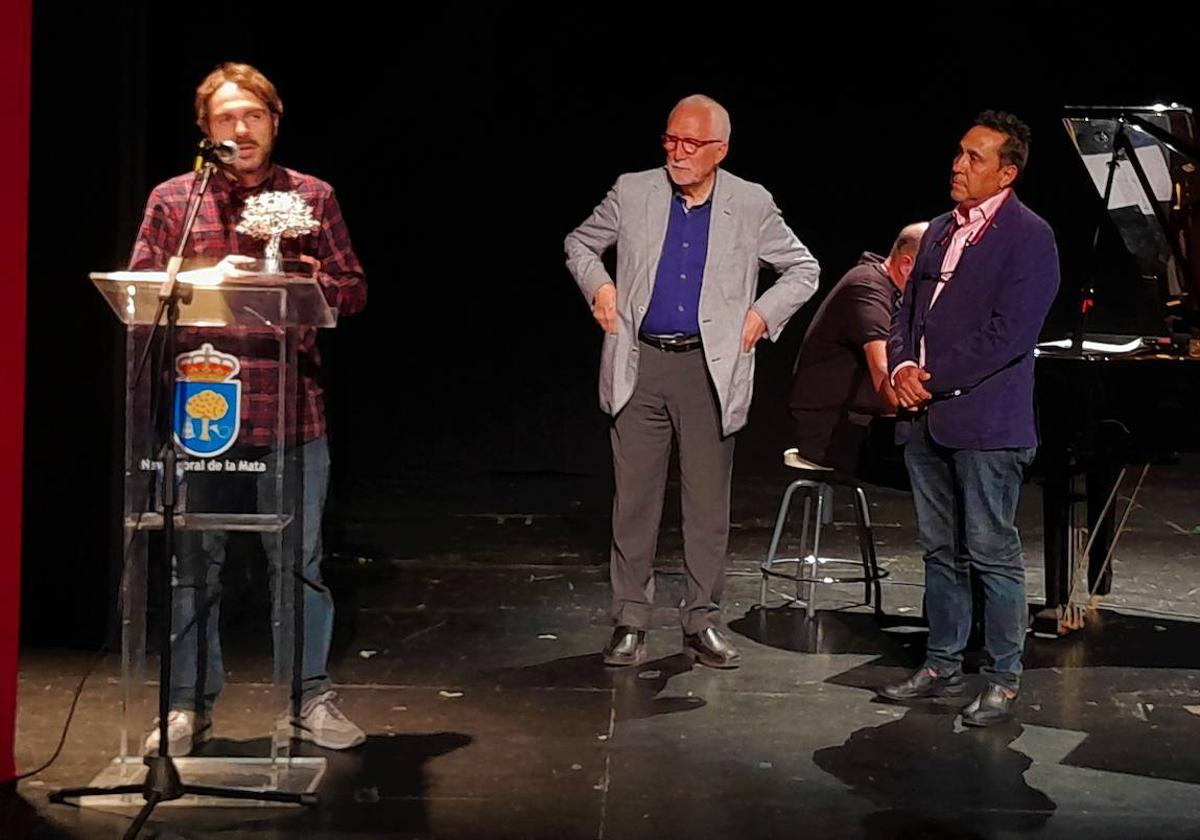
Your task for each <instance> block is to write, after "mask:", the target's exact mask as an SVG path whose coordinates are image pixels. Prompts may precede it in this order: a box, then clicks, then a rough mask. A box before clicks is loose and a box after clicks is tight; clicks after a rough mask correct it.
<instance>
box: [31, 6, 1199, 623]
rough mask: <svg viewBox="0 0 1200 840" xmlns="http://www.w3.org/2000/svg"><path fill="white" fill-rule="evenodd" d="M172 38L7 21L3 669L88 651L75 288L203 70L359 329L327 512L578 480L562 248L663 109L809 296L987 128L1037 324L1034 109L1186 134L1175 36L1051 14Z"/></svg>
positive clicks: (932, 193) (210, 23)
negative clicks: (24, 217)
mask: <svg viewBox="0 0 1200 840" xmlns="http://www.w3.org/2000/svg"><path fill="white" fill-rule="evenodd" d="M197 8H199V11H195V12H190V13H188V14H184V13H183V12H181V11H177V10H168V9H167V4H151V3H148V2H144V0H143V2H128V3H123V4H104V3H95V4H90V5H87V6H86V7H84V6H82V5H81V7H79V8H71V7H69V6H67V5H65V4H51V3H40V4H38V5H37V7H36V9H35V20H34V24H35V26H34V66H33V128H32V131H33V138H32V140H33V158H32V176H31V177H32V183H31V202H30V204H31V206H30V229H31V232H30V246H29V247H30V290H29V315H28V319H29V354H28V359H29V361H28V365H29V370H28V383H29V385H28V399H27V431H26V441H27V443H26V447H27V449H26V512H25V549H24V575H25V584H24V604H25V607H24V614H25V623H24V632H25V635H26V639H27V641H33V642H50V643H70V644H95V643H96V642H97V641H98V638H99V635H100V634H101V632H102V629H103V627H104V625H105V620H106V617H107V615H108V613H109V608H110V604H111V603H112V600H111V594H112V577H113V569H114V566H115V564H114V560H113V553H114V552H113V544H114V532H113V527H112V523H113V522H114V521H115V517H116V516H117V513H118V510H119V502H117V501H116V499H118V498H119V496H118V495H117V488H118V487H119V485H118V484H117V483H116V480H115V479H114V477H113V476H114V468H115V466H116V464H117V463H118V462H117V460H116V459H115V458H114V453H115V451H116V450H115V446H116V445H117V443H118V441H119V424H118V422H117V417H118V414H119V412H120V411H121V405H120V401H119V382H118V380H117V379H115V376H116V374H115V373H114V371H116V372H119V370H120V369H119V367H118V366H117V362H118V360H119V358H120V345H119V335H120V333H119V330H118V329H117V327H116V324H115V320H114V319H113V318H112V316H111V315H110V313H109V312H108V311H107V309H106V308H105V305H104V304H103V302H102V301H101V299H100V297H99V296H98V295H97V294H96V293H95V291H94V290H93V289H92V288H91V287H90V285H89V283H88V282H87V280H86V274H87V272H88V271H89V270H96V269H107V268H115V267H120V266H121V265H122V264H123V262H124V260H125V259H126V257H127V254H128V251H129V247H130V244H131V242H132V237H133V234H134V232H135V230H136V226H137V223H138V220H139V219H140V215H141V210H142V206H143V202H144V200H145V196H146V193H147V192H148V191H149V189H150V187H151V186H153V184H154V183H156V182H158V181H160V180H162V179H164V178H167V177H169V176H171V175H174V174H177V173H178V172H180V171H183V169H185V168H186V167H187V166H188V164H189V163H190V155H191V150H192V148H193V145H194V143H195V141H196V139H197V138H198V134H197V131H196V129H195V127H194V125H193V116H192V93H193V91H194V88H195V86H196V84H197V83H198V82H199V80H200V79H201V78H202V77H203V76H204V74H205V73H206V72H207V71H208V70H210V69H211V68H212V66H213V65H215V64H216V63H217V62H219V61H222V60H242V61H249V62H251V63H253V64H255V65H257V66H259V67H260V68H261V69H262V70H263V71H264V72H266V73H267V75H268V76H270V77H271V78H272V79H273V80H274V81H275V83H276V84H277V86H278V88H279V90H280V93H281V95H282V97H283V100H284V103H285V114H284V118H283V123H282V126H281V136H280V141H279V145H278V148H277V159H278V160H279V161H280V162H282V163H285V164H286V165H289V166H292V167H294V168H297V169H300V170H302V171H307V172H311V173H313V174H316V175H318V176H320V177H322V178H324V179H326V180H328V181H330V182H331V183H332V184H334V186H335V187H336V189H337V191H338V195H339V197H340V200H341V202H342V206H343V210H344V212H345V216H346V219H347V221H348V224H349V227H350V231H351V234H352V236H353V238H354V242H355V246H356V248H357V250H358V252H359V255H360V257H361V258H362V260H363V262H364V264H365V266H366V268H367V271H368V280H369V284H370V300H369V304H368V308H367V311H366V312H365V313H364V314H363V315H362V316H360V317H356V318H353V319H348V320H347V321H345V322H344V323H343V325H342V326H341V328H339V330H338V331H337V333H336V334H331V335H328V336H324V337H323V339H322V341H323V348H324V352H325V353H326V357H327V361H328V368H329V373H330V386H331V389H330V419H331V425H332V429H333V448H334V458H335V473H334V492H335V493H339V492H341V493H345V492H348V490H347V488H351V487H354V486H357V485H358V484H359V483H361V482H366V481H370V480H373V479H389V478H394V477H416V478H419V477H421V476H429V475H445V474H458V475H462V476H464V477H465V478H466V479H468V480H469V477H470V476H472V475H478V474H480V473H485V472H489V471H492V472H494V471H529V472H534V471H554V472H577V473H589V474H600V473H603V472H604V471H606V470H607V469H608V466H607V436H606V427H605V421H604V418H603V417H602V416H601V415H600V413H599V411H598V409H597V407H596V398H595V374H596V359H597V352H598V346H599V336H598V333H597V331H596V330H595V328H594V327H593V325H592V324H591V321H590V316H589V313H588V311H587V309H586V308H585V307H584V305H583V302H582V300H581V299H580V298H579V295H578V293H577V291H576V290H575V287H574V285H573V284H572V282H571V281H570V278H569V276H568V275H567V273H566V270H565V268H564V267H563V265H562V252H561V242H562V237H563V235H564V234H565V233H566V232H567V231H568V230H569V229H570V228H571V227H572V226H573V225H575V224H576V223H578V222H579V221H580V220H581V219H583V218H584V217H585V215H586V214H587V213H588V212H589V211H590V209H591V208H592V206H593V205H594V204H595V203H596V202H597V201H598V200H599V199H600V198H601V197H602V196H603V194H604V192H605V190H606V189H607V188H608V186H609V185H610V184H611V183H612V181H613V179H614V178H615V177H616V175H618V174H619V173H621V172H623V171H629V170H633V169H642V168H648V167H651V166H654V165H656V164H658V163H659V161H660V160H661V157H662V152H661V149H660V147H659V146H658V144H657V135H658V134H659V133H660V132H661V130H662V125H663V122H664V120H665V115H666V113H667V111H668V110H669V108H670V106H671V105H672V104H673V103H674V102H675V101H676V100H677V99H678V98H680V97H681V96H683V95H686V94H688V93H693V92H705V93H708V94H710V95H713V96H715V97H716V98H718V99H720V100H721V101H723V102H724V103H725V104H726V105H727V106H728V108H729V109H730V111H731V113H732V118H733V126H734V132H733V142H732V150H731V154H730V157H729V159H728V161H727V165H728V167H729V168H730V169H731V170H733V171H735V172H737V173H738V174H740V175H742V176H744V177H747V178H750V179H752V180H756V181H760V182H762V183H764V184H765V185H767V186H768V188H769V189H771V190H772V192H773V193H774V195H775V197H776V200H777V202H778V203H779V205H780V207H781V208H782V210H783V212H784V215H785V217H786V218H787V219H788V221H789V222H790V223H791V225H792V226H793V227H794V229H795V230H796V231H797V233H798V234H799V235H800V237H801V238H802V239H803V240H804V242H805V243H806V244H808V245H809V246H810V247H811V248H812V249H813V251H814V252H815V253H816V255H817V256H818V258H819V259H820V261H821V263H822V266H823V268H824V272H823V279H822V288H823V289H826V288H828V286H829V285H830V284H832V283H833V282H835V281H836V279H837V277H838V276H840V274H841V273H842V272H843V271H844V270H845V269H846V268H847V267H849V266H850V265H851V264H852V262H853V261H854V259H855V258H856V256H857V255H858V253H859V252H860V251H861V250H863V249H866V248H870V249H872V250H883V249H886V247H887V246H888V244H889V243H890V240H891V237H892V236H893V235H894V233H895V231H896V230H897V229H898V228H899V227H900V226H901V225H902V224H904V223H906V222H909V221H912V220H916V219H921V218H928V217H930V216H932V215H935V214H937V213H939V212H942V211H943V210H944V209H946V208H947V205H948V198H947V185H948V180H947V179H948V167H949V163H950V157H951V154H952V152H953V150H954V147H955V144H956V142H957V140H958V138H959V136H960V135H961V132H962V131H963V129H964V128H965V127H966V126H967V125H968V124H969V121H970V119H971V117H972V116H973V115H974V114H975V113H976V112H978V111H979V110H981V109H983V108H988V107H995V108H1006V109H1010V110H1013V111H1015V112H1017V113H1018V114H1019V115H1021V116H1022V117H1023V118H1024V119H1025V120H1026V121H1027V122H1029V123H1030V124H1031V126H1032V127H1033V130H1034V147H1033V155H1032V164H1031V166H1030V168H1029V171H1028V174H1027V177H1026V179H1025V181H1024V183H1023V184H1022V185H1021V188H1020V192H1021V195H1022V197H1023V199H1024V200H1025V201H1026V202H1027V203H1029V204H1030V205H1032V206H1033V207H1034V208H1035V209H1036V210H1038V211H1039V212H1041V213H1042V214H1043V215H1044V216H1046V217H1047V218H1048V219H1049V220H1050V221H1051V223H1052V224H1053V225H1054V226H1055V228H1056V231H1057V233H1058V236H1059V242H1060V249H1061V251H1062V256H1063V264H1064V271H1065V275H1064V276H1065V283H1064V288H1065V289H1067V290H1068V293H1067V295H1066V297H1064V298H1062V299H1060V307H1059V310H1058V315H1059V316H1061V315H1062V314H1063V313H1065V312H1067V311H1068V310H1069V309H1070V308H1071V298H1072V297H1073V288H1074V286H1075V285H1076V284H1077V282H1078V276H1079V270H1080V268H1081V266H1082V264H1083V256H1084V253H1085V250H1086V246H1087V243H1088V236H1089V233H1090V225H1091V223H1092V221H1093V220H1094V214H1095V212H1096V209H1097V208H1096V205H1097V203H1098V202H1097V201H1096V200H1095V199H1094V198H1093V196H1092V194H1091V193H1090V187H1089V185H1088V184H1087V182H1086V180H1085V177H1084V175H1083V172H1082V167H1081V166H1080V165H1079V163H1078V161H1077V160H1076V159H1075V158H1074V156H1073V152H1072V150H1071V148H1070V146H1069V144H1068V143H1067V140H1066V137H1065V134H1064V133H1063V131H1062V129H1061V123H1060V122H1059V121H1058V117H1059V115H1060V109H1061V106H1062V105H1063V104H1067V103H1072V104H1101V103H1104V104H1111V103H1142V102H1151V101H1172V100H1176V101H1180V102H1184V103H1187V104H1193V105H1195V104H1198V103H1200V97H1198V96H1197V95H1196V94H1197V92H1198V91H1197V86H1198V82H1197V75H1196V73H1195V62H1194V59H1193V58H1192V57H1191V56H1190V55H1189V54H1188V51H1187V49H1186V46H1187V44H1188V43H1190V41H1191V38H1190V37H1187V36H1183V37H1181V38H1179V39H1178V40H1177V41H1176V33H1185V32H1187V31H1188V28H1189V26H1191V23H1190V22H1188V21H1180V20H1173V21H1172V22H1171V23H1170V26H1169V28H1156V27H1150V26H1147V27H1146V28H1145V30H1144V31H1141V30H1138V31H1131V29H1130V27H1129V26H1127V25H1125V24H1123V23H1122V22H1120V21H1113V20H1112V19H1107V20H1105V21H1097V22H1089V21H1071V20H1067V19H1066V18H1065V17H1063V15H1062V14H1061V13H1060V12H1057V11H1055V9H1056V7H1055V6H1054V5H1053V4H1038V8H1039V9H1040V11H1039V12H1038V14H1039V15H1040V16H1042V17H1041V19H1038V20H1033V19H1026V18H1020V19H1014V18H1011V17H1005V15H1006V14H1007V12H1006V11H1005V9H1007V8H1009V7H1004V6H998V5H997V6H993V7H992V8H991V10H985V9H981V8H976V9H975V11H974V12H972V13H969V14H968V13H965V12H963V11H962V7H961V6H959V7H950V6H947V7H945V8H937V9H931V10H927V11H926V16H925V17H924V18H923V17H922V15H919V14H917V13H915V12H914V13H912V14H910V15H909V16H908V17H906V18H899V17H896V18H893V19H882V18H878V17H876V18H875V19H874V20H873V21H872V22H871V23H870V24H868V23H866V21H865V17H866V15H865V13H859V14H858V15H857V16H858V17H860V18H864V19H859V20H855V19H854V18H853V17H851V16H842V17H841V18H840V19H838V18H837V17H836V16H835V17H833V18H831V17H830V12H829V10H827V9H826V10H820V11H822V13H823V19H827V22H826V23H822V24H819V23H818V22H817V11H814V10H812V9H810V10H808V11H807V12H806V13H805V14H803V15H801V14H799V13H794V14H784V13H781V12H773V13H771V14H769V15H768V14H767V13H765V12H763V13H760V15H758V16H755V15H752V14H750V13H732V12H729V11H726V12H725V13H724V14H723V15H721V16H713V13H712V12H702V11H700V10H699V9H700V7H697V8H696V9H686V8H678V7H676V6H674V5H673V6H671V7H669V8H668V7H664V11H663V12H661V13H650V12H647V11H645V10H644V9H640V10H637V11H636V12H635V11H634V10H633V9H632V8H630V9H621V8H619V7H611V6H603V7H600V6H591V7H585V8H583V9H582V10H580V11H577V12H573V13H570V12H553V13H551V12H547V13H543V14H534V13H532V12H523V11H516V10H512V9H499V8H496V7H489V8H488V9H487V10H485V11H479V10H473V9H469V8H450V7H447V8H446V9H445V10H444V11H436V12H435V11H428V10H426V11H419V12H418V11H413V10H411V9H402V7H400V6H392V7H390V8H382V9H380V8H376V9H375V10H369V9H370V7H369V6H368V5H367V4H365V3H364V4H361V5H359V4H354V3H339V4H322V5H321V6H319V7H313V8H309V7H307V6H303V5H301V4H289V5H283V4H268V3H255V4H241V5H239V6H238V7H236V8H234V7H228V6H222V5H221V4H208V5H207V6H204V7H197ZM225 9H228V10H227V11H225ZM601 14H602V15H603V18H599V17H598V16H599V15H601ZM780 15H783V16H782V17H780ZM1109 27H1112V28H1113V30H1115V31H1110V29H1109ZM1176 44H1178V46H1177V45H1176ZM811 310H812V308H811V307H809V308H808V309H806V310H805V311H804V312H802V314H801V316H799V317H798V318H797V319H795V320H794V322H793V324H792V325H791V326H790V327H789V329H788V330H787V332H786V334H785V337H784V340H783V341H782V342H781V343H780V345H779V346H776V347H764V348H763V349H762V350H761V351H760V364H759V374H758V376H759V378H758V386H757V387H758V391H757V399H756V404H755V408H754V412H753V416H752V420H751V424H750V426H749V428H748V429H747V430H746V431H745V432H744V433H743V434H742V436H741V439H740V440H739V444H738V445H739V455H738V470H739V471H740V472H742V473H754V472H756V471H758V470H765V469H767V468H769V466H770V465H772V464H774V462H775V459H776V458H777V453H778V451H779V449H780V448H781V447H782V446H783V445H784V444H785V443H786V437H787V427H786V410H785V406H784V401H783V397H784V394H785V392H786V387H787V377H788V371H789V368H790V366H791V363H792V360H793V359H794V357H795V353H796V350H797V348H798V345H799V342H800V339H801V337H802V335H803V329H804V326H805V324H806V323H807V316H808V313H810V312H811ZM64 617H69V618H68V619H66V620H64Z"/></svg>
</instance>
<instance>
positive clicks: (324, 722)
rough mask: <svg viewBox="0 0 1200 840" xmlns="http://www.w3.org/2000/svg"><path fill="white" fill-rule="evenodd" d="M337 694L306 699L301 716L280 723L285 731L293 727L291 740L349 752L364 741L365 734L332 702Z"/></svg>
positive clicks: (331, 692)
mask: <svg viewBox="0 0 1200 840" xmlns="http://www.w3.org/2000/svg"><path fill="white" fill-rule="evenodd" d="M336 697H337V692H335V691H326V692H325V693H323V694H318V695H317V696H316V697H314V698H312V699H311V700H309V701H308V702H307V703H305V704H304V707H303V708H302V709H300V717H298V718H294V719H292V720H291V721H290V722H289V720H288V718H287V717H284V718H283V719H282V720H281V721H280V725H281V726H283V727H285V728H292V737H293V738H299V739H300V740H302V741H312V742H313V743H314V744H316V745H317V746H318V747H324V748H325V749H327V750H348V749H350V748H351V747H357V746H358V745H359V744H361V743H362V742H363V741H365V740H367V734H366V733H365V732H363V731H362V730H361V729H359V728H358V726H357V725H355V723H354V722H353V721H352V720H350V719H349V718H348V717H346V716H345V715H344V714H342V710H341V709H339V708H338V707H337V705H336V704H335V703H334V702H333V701H334V699H335V698H336Z"/></svg>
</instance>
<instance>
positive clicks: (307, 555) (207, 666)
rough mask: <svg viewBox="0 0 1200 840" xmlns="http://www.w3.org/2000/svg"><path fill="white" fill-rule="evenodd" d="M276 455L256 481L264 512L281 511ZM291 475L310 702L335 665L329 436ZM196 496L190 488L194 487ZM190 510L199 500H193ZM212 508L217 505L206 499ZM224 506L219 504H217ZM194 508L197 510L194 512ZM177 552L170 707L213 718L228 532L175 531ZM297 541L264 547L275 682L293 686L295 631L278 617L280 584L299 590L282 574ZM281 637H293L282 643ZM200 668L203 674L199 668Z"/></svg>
mask: <svg viewBox="0 0 1200 840" xmlns="http://www.w3.org/2000/svg"><path fill="white" fill-rule="evenodd" d="M275 457H276V455H275V453H272V452H268V453H267V454H266V456H265V457H264V458H263V460H264V461H266V464H267V472H266V473H263V474H261V475H259V476H257V477H256V478H255V482H256V486H255V492H256V496H257V507H258V509H259V510H260V511H264V512H267V511H273V510H274V509H275V492H276V486H275V476H274V458H275ZM287 458H288V459H289V463H288V464H287V467H286V471H287V472H292V474H294V475H296V476H297V480H299V481H300V482H301V486H300V487H299V488H298V493H299V498H300V499H302V504H301V506H300V510H299V511H297V513H298V514H299V519H300V520H301V521H300V522H299V523H297V522H295V521H293V525H292V527H290V528H289V529H288V530H289V531H295V530H296V525H297V524H299V525H300V527H301V529H302V530H303V536H302V546H301V550H302V552H303V555H302V556H303V573H302V574H303V577H304V585H303V590H304V669H303V693H302V697H301V702H302V703H303V702H305V701H307V700H309V699H311V698H312V697H315V696H317V695H318V694H320V693H322V692H324V691H328V690H329V688H330V685H331V683H330V680H329V675H328V674H327V673H326V664H327V660H328V659H329V643H330V640H331V639H332V638H333V596H332V595H330V593H329V589H328V588H327V587H326V586H325V585H324V584H323V583H322V582H321V515H322V513H323V512H324V510H325V496H326V491H327V489H328V486H329V447H328V445H327V443H326V440H325V438H324V437H320V438H317V439H316V440H313V441H309V442H308V443H305V444H302V445H300V446H298V447H296V448H295V449H294V450H290V451H289V452H288V454H287ZM189 489H190V488H189ZM191 501H192V503H195V502H197V501H199V500H198V499H197V497H196V495H195V494H192V496H191ZM204 501H205V502H206V503H208V504H209V509H216V508H213V507H212V504H213V501H214V500H213V499H212V498H209V499H205V500H204ZM218 504H219V502H218ZM193 509H195V508H193ZM176 536H177V549H176V552H175V561H174V565H173V575H172V592H173V598H172V605H171V610H172V612H171V617H172V621H171V636H172V639H173V640H174V641H173V644H172V648H171V650H172V668H171V708H172V709H194V710H195V711H197V712H201V713H205V714H208V713H211V712H212V708H213V704H214V703H215V702H216V699H217V696H218V695H219V694H220V693H221V688H222V686H223V685H224V676H225V669H224V663H223V662H222V658H221V637H220V632H219V628H220V619H221V569H222V567H223V566H224V564H225V544H226V542H227V541H228V535H227V533H226V532H225V531H177V532H176ZM293 539H294V537H292V538H289V539H285V540H283V541H282V542H283V549H282V551H281V549H280V540H279V539H278V537H277V535H275V534H263V548H264V549H265V550H266V553H267V560H268V563H267V570H268V572H267V573H268V577H269V579H270V584H271V627H272V642H273V650H274V652H275V679H276V680H277V681H283V682H288V681H290V679H291V668H290V663H291V657H292V650H291V642H290V641H286V642H285V641H282V640H281V636H282V639H287V640H290V639H291V638H292V636H291V635H290V634H291V633H292V632H293V629H294V627H293V625H292V624H291V622H290V621H289V622H288V626H287V627H283V626H282V624H283V622H281V621H280V617H279V616H278V615H277V606H278V587H279V585H280V582H281V581H282V582H283V583H284V584H285V585H289V586H290V585H293V579H292V577H291V576H290V575H288V574H283V575H281V574H280V569H281V568H282V567H283V565H284V560H285V558H286V560H287V563H288V565H290V562H291V559H292V556H293V555H292V551H294V545H292V540H293ZM283 633H288V634H289V635H286V636H283V635H282V634H283ZM200 661H203V662H204V668H203V670H201V668H200V667H199V663H200Z"/></svg>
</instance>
